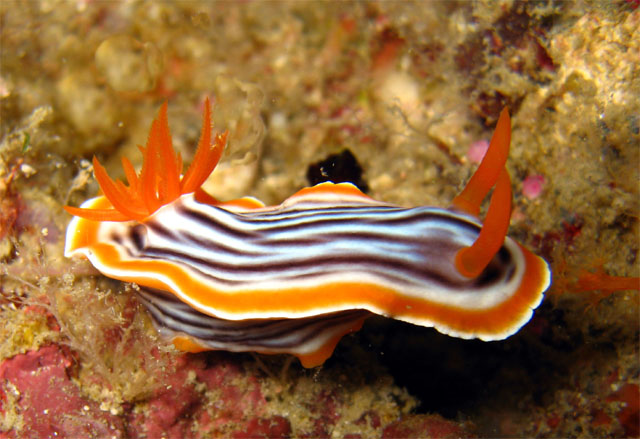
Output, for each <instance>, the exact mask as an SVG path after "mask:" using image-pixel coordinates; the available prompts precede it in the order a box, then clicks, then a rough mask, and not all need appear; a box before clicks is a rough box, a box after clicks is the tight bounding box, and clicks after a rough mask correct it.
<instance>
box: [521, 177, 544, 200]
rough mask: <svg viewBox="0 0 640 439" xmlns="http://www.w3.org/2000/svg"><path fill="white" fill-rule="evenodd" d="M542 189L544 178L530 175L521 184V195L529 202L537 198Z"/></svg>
mask: <svg viewBox="0 0 640 439" xmlns="http://www.w3.org/2000/svg"><path fill="white" fill-rule="evenodd" d="M543 187H544V177H543V176H542V175H530V176H528V177H527V178H525V179H524V181H523V182H522V195H524V196H525V197H527V198H528V199H530V200H533V199H534V198H538V196H539V195H540V193H542V188H543Z"/></svg>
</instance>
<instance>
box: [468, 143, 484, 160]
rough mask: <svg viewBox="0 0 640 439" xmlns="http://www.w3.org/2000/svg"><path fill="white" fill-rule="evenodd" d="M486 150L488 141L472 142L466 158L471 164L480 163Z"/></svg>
mask: <svg viewBox="0 0 640 439" xmlns="http://www.w3.org/2000/svg"><path fill="white" fill-rule="evenodd" d="M488 149H489V141H488V140H478V141H477V142H473V143H472V144H471V146H469V150H468V151H467V158H468V159H469V160H470V161H471V163H480V162H481V161H482V159H483V158H484V155H485V154H486V153H487V150H488Z"/></svg>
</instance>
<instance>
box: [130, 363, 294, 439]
mask: <svg viewBox="0 0 640 439" xmlns="http://www.w3.org/2000/svg"><path fill="white" fill-rule="evenodd" d="M205 358H211V357H208V356H204V355H189V354H186V355H182V356H180V357H178V358H177V362H178V364H176V372H175V373H173V374H171V375H169V376H167V377H166V378H165V385H164V386H163V388H162V389H160V390H158V391H157V392H155V394H153V395H151V397H150V398H149V400H148V401H147V403H146V404H145V406H146V407H145V409H144V410H137V411H135V412H132V413H131V414H130V415H129V417H128V424H129V431H128V434H129V437H131V438H151V437H164V438H167V439H172V438H175V439H178V438H184V439H188V438H194V439H195V438H200V437H215V436H238V437H248V436H243V435H245V434H248V435H251V437H261V435H264V434H269V432H270V431H272V430H270V428H271V425H272V422H271V421H272V420H270V419H267V420H263V419H262V418H261V416H262V415H263V412H264V407H265V404H266V401H265V399H264V397H263V395H262V393H261V390H260V384H259V382H258V380H257V379H256V378H254V377H251V376H247V375H246V373H245V372H244V371H243V370H242V368H241V367H240V366H238V365H237V363H234V362H232V361H227V360H225V358H224V356H223V355H220V356H219V357H217V356H216V361H215V364H207V363H206V360H205ZM194 425H197V426H198V428H197V429H194V428H193V427H194ZM287 425H288V424H287ZM283 428H284V429H285V431H286V428H287V426H284V427H283ZM278 431H279V430H278V429H277V428H276V429H274V430H273V434H274V435H275V436H276V437H277V436H278V433H277V432H278Z"/></svg>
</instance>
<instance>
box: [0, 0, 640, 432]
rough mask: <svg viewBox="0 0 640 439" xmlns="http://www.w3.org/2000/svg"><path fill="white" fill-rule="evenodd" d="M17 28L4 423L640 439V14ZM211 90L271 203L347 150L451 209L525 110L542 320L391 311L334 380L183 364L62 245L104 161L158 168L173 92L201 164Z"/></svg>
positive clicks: (231, 166)
mask: <svg viewBox="0 0 640 439" xmlns="http://www.w3.org/2000/svg"><path fill="white" fill-rule="evenodd" d="M0 17H1V18H0V19H1V22H2V26H1V28H0V39H1V40H0V46H1V47H2V50H1V51H0V63H1V65H0V67H1V68H0V264H1V266H0V306H1V308H0V319H1V321H2V322H3V324H2V327H0V361H1V363H0V395H2V396H1V397H0V427H1V429H2V432H0V437H7V438H10V437H48V436H50V435H51V434H53V432H54V431H56V432H58V437H68V438H73V437H76V436H78V435H81V436H84V437H144V436H145V435H146V437H158V435H160V434H164V435H165V436H166V437H187V438H188V437H193V438H201V437H202V438H205V437H220V436H229V437H238V438H243V437H352V438H356V437H361V438H365V437H376V436H377V437H380V436H384V437H397V436H403V437H425V436H427V435H433V436H440V437H441V436H446V435H452V436H470V435H476V436H478V437H500V436H510V437H513V436H518V437H521V436H527V437H587V436H598V437H621V436H631V437H637V436H638V435H639V432H638V413H639V410H640V408H639V404H638V401H639V400H640V394H639V384H640V376H639V375H640V366H639V364H638V355H639V349H638V334H639V322H638V315H639V314H638V312H639V311H638V307H639V300H638V292H637V288H638V282H637V280H635V281H634V280H633V279H631V280H630V279H629V278H630V277H633V276H636V277H637V276H638V274H639V273H638V270H639V268H638V252H639V247H640V243H639V234H640V229H639V221H638V218H639V216H640V215H639V203H640V201H639V200H640V196H639V194H638V191H639V184H638V182H639V178H640V177H639V169H640V147H639V144H640V116H639V115H640V101H639V100H638V96H640V72H639V69H640V67H639V66H640V30H639V29H640V8H639V7H638V2H637V1H634V0H620V1H612V2H589V1H588V2H550V1H549V2H545V1H542V2H514V1H499V2H484V1H480V2H421V1H418V2H359V3H351V2H346V3H312V2H281V3H280V2H278V3H275V2H248V3H241V4H238V3H235V2H216V3H213V2H152V1H149V2H95V1H90V0H65V1H58V0H40V1H30V2H22V1H11V0H5V1H3V2H0ZM206 96H209V97H211V98H212V101H213V102H214V103H215V111H214V114H213V117H214V120H215V123H216V127H217V128H218V129H225V128H229V130H230V132H231V134H230V135H231V137H230V139H231V140H230V142H229V147H228V149H227V152H226V153H225V156H223V159H222V163H221V168H220V169H219V170H217V171H216V173H214V175H213V176H212V177H211V178H210V179H209V181H208V183H207V186H206V188H207V189H208V190H210V191H211V192H212V193H213V195H214V196H216V197H219V198H223V199H229V198H234V197H238V196H242V195H254V196H257V197H259V198H261V199H262V200H263V201H265V202H266V203H269V204H271V203H279V202H281V201H282V200H283V199H285V198H286V197H287V196H289V195H291V194H292V193H293V192H294V191H295V190H297V189H299V188H301V187H303V186H304V185H305V184H306V182H305V172H306V169H307V168H308V166H309V165H310V164H312V163H315V162H318V161H320V160H322V159H324V158H325V157H327V156H329V155H330V154H335V153H339V152H340V151H342V150H344V149H345V148H347V149H349V150H350V151H351V152H352V153H353V155H354V156H355V157H357V160H358V163H359V165H360V166H361V167H362V168H363V170H364V175H363V178H364V180H365V181H366V182H367V183H368V186H369V195H371V196H372V197H374V198H377V199H380V200H384V201H388V202H393V203H398V204H402V205H407V206H409V205H425V204H426V205H441V206H447V205H449V203H450V202H451V200H452V198H453V197H454V196H455V194H456V193H457V192H458V191H459V189H460V188H461V187H462V185H463V184H464V182H465V181H466V180H467V179H468V177H469V176H470V175H471V173H472V172H473V170H474V169H475V161H476V159H475V158H474V157H476V155H475V154H476V153H475V152H472V151H470V149H471V148H472V146H473V145H475V146H474V147H473V148H477V146H478V145H481V144H482V142H483V141H486V140H487V139H488V137H489V136H490V135H491V132H492V130H493V125H494V124H495V121H496V118H497V115H498V114H499V112H500V110H501V109H502V108H503V106H504V105H508V106H509V108H510V111H511V114H512V122H513V136H512V147H511V155H510V157H509V160H508V162H507V167H508V168H509V171H510V173H511V176H512V180H513V188H514V212H513V216H512V222H511V234H512V235H513V236H514V237H515V238H517V239H518V240H519V241H520V242H522V243H523V244H525V245H527V246H528V247H529V248H531V249H532V250H533V251H535V252H536V253H538V254H540V255H542V256H543V257H545V258H546V259H547V260H548V261H549V263H550V265H551V268H552V271H553V276H554V278H553V285H552V288H551V290H550V292H549V294H547V297H546V298H545V301H544V303H543V304H542V306H541V307H540V308H539V309H538V310H537V311H536V314H535V317H534V318H533V320H532V321H531V322H530V323H529V324H528V325H527V326H526V327H525V328H523V329H522V330H521V331H520V332H519V333H518V334H516V335H515V336H513V337H511V338H509V339H507V340H505V341H501V342H492V343H483V342H480V341H477V340H470V341H466V340H458V339H452V338H449V337H446V336H443V335H441V334H438V333H436V332H435V331H433V330H431V329H428V328H419V327H414V326H411V325H407V324H402V323H398V322H393V321H390V320H385V319H383V318H374V319H370V320H369V321H367V322H366V324H365V326H364V328H363V329H362V331H360V332H359V333H357V334H355V335H352V336H349V337H346V338H345V339H344V340H343V341H342V342H341V343H340V344H339V346H338V349H337V350H336V352H335V354H334V356H333V357H332V358H331V359H330V360H329V361H328V362H327V363H326V364H325V365H324V366H323V367H322V368H320V369H317V370H304V369H302V368H301V367H300V366H299V364H298V363H297V362H293V363H291V364H288V362H287V358H286V356H275V357H265V356H260V355H256V356H252V355H249V354H229V353H201V354H197V355H191V354H182V353H178V352H176V351H175V350H174V349H173V348H172V347H171V346H168V345H167V344H166V342H164V341H162V340H161V339H159V338H158V336H157V334H156V332H155V330H154V328H153V327H152V325H151V322H150V319H149V318H148V316H147V314H146V312H145V311H144V309H143V308H142V307H141V306H140V305H139V304H138V302H137V300H136V298H135V294H134V291H133V288H132V287H131V286H128V285H124V284H122V283H118V282H114V281H111V280H108V279H105V278H103V277H101V276H99V275H98V273H97V272H96V271H95V270H94V269H93V268H92V267H91V266H90V265H89V264H88V263H86V262H82V261H81V262H75V261H68V260H65V259H64V258H63V257H62V247H63V240H64V230H65V228H66V225H67V223H68V221H69V219H70V218H69V216H68V215H67V214H66V213H64V211H63V210H62V206H63V205H65V204H71V205H78V204H79V203H81V202H82V201H83V200H85V199H86V198H88V197H89V196H92V195H94V194H95V193H96V192H97V190H98V188H97V184H96V182H95V180H94V178H93V176H92V169H91V164H90V159H91V157H92V155H94V154H95V155H96V156H98V158H99V159H100V160H101V162H102V163H104V164H105V165H106V167H107V169H108V170H109V172H110V173H112V175H117V172H119V171H118V170H119V169H120V166H119V160H120V157H121V156H127V157H128V158H130V159H131V160H132V161H133V163H134V165H136V166H138V165H140V154H139V151H138V149H137V145H138V144H142V143H144V141H145V140H146V136H147V133H148V129H149V125H150V123H151V120H152V118H153V117H154V116H155V115H156V114H157V109H158V108H159V106H160V105H161V103H162V102H163V101H165V100H168V101H169V121H170V124H171V131H172V135H173V138H174V145H175V146H176V148H177V149H178V150H179V151H180V152H181V153H182V156H183V157H184V159H185V162H187V163H188V162H189V161H190V160H191V158H192V157H193V153H194V147H195V145H196V144H197V138H198V134H199V129H200V112H201V111H200V110H201V108H200V106H201V105H202V102H203V101H204V98H205V97H206ZM534 183H535V184H541V185H542V186H541V187H539V186H535V187H532V185H533V184H534ZM589 273H590V274H589ZM625 288H635V290H625ZM52 392H53V393H52ZM238 404H240V407H239V408H238V409H236V408H234V407H238ZM85 407H87V408H86V409H85ZM45 415H46V417H43V416H45Z"/></svg>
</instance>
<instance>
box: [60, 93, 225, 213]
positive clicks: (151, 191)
mask: <svg viewBox="0 0 640 439" xmlns="http://www.w3.org/2000/svg"><path fill="white" fill-rule="evenodd" d="M227 134H228V133H227V132H226V131H225V132H224V133H222V134H219V133H218V134H216V135H215V138H214V139H213V142H212V139H211V137H212V136H211V109H210V105H209V99H207V100H206V101H205V106H204V114H203V120H202V132H201V134H200V141H199V142H198V149H197V150H196V154H195V157H194V158H193V162H192V163H191V166H189V169H188V170H187V172H186V173H185V174H184V176H181V173H182V157H180V154H179V153H178V154H176V152H175V150H174V149H173V145H172V142H171V133H170V131H169V122H168V120H167V104H166V102H165V103H164V104H163V105H162V108H160V113H159V114H158V118H157V119H155V120H154V121H153V123H152V124H151V131H150V132H149V138H148V140H147V146H145V147H142V146H140V150H141V151H142V154H143V156H144V161H143V164H142V170H141V171H140V173H139V174H136V172H135V170H134V169H133V165H132V164H131V162H130V161H129V160H128V159H127V158H125V157H123V158H122V167H123V168H124V172H125V175H126V177H127V182H128V185H125V184H124V183H123V182H121V181H114V180H113V179H111V177H109V175H108V174H107V171H106V170H105V168H104V167H103V166H102V165H101V164H100V162H99V161H98V159H97V158H95V157H94V158H93V170H94V173H95V176H96V180H98V184H99V185H100V188H101V189H102V191H103V192H104V196H105V198H106V199H107V200H108V201H109V203H111V206H112V208H110V209H93V208H90V209H83V208H78V207H71V206H65V207H64V208H65V210H66V211H67V212H69V213H70V214H72V215H75V216H79V217H82V218H85V219H88V220H92V221H130V220H138V221H141V220H144V219H145V218H146V217H148V216H149V215H151V214H153V213H154V212H155V211H156V210H158V209H159V208H160V207H162V206H164V205H166V204H168V203H171V202H172V201H174V200H175V199H177V198H178V197H180V196H181V195H183V194H188V193H191V192H195V191H197V190H199V189H200V186H202V184H203V183H204V181H205V180H206V179H207V177H208V176H209V174H211V172H213V170H214V168H215V167H216V165H217V164H218V161H219V160H220V156H221V155H222V151H223V149H224V146H225V144H226V142H227Z"/></svg>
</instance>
